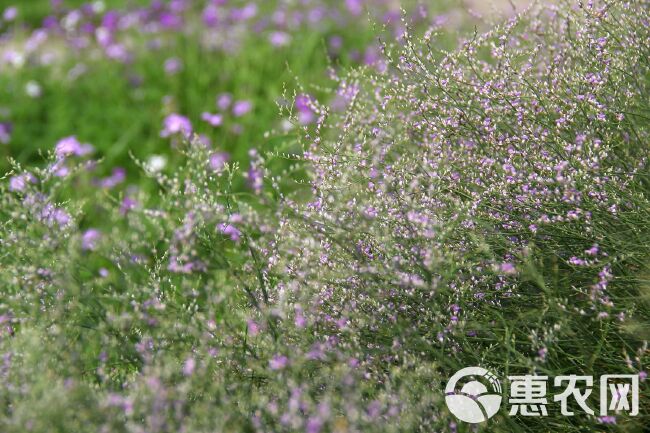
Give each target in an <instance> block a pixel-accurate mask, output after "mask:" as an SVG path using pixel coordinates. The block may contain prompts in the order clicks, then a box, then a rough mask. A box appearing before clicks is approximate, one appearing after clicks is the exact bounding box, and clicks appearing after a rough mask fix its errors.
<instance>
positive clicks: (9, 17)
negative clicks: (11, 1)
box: [2, 6, 18, 22]
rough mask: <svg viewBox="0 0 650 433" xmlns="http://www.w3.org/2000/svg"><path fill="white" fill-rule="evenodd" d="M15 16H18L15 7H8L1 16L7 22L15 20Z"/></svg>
mask: <svg viewBox="0 0 650 433" xmlns="http://www.w3.org/2000/svg"><path fill="white" fill-rule="evenodd" d="M17 16H18V8H16V7H15V6H9V7H8V8H7V9H5V11H4V13H3V14H2V18H3V19H4V20H5V21H7V22H9V21H13V20H15V19H16V17H17Z"/></svg>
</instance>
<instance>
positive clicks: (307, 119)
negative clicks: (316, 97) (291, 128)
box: [296, 94, 316, 125]
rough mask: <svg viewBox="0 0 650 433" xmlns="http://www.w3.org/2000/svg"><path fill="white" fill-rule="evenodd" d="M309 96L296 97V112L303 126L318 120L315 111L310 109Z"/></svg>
mask: <svg viewBox="0 0 650 433" xmlns="http://www.w3.org/2000/svg"><path fill="white" fill-rule="evenodd" d="M310 104H311V100H310V97H309V95H302V94H301V95H298V96H296V110H298V121H299V122H300V123H301V124H302V125H308V124H310V123H313V122H314V121H315V120H316V116H315V113H314V111H313V110H312V109H311V107H310Z"/></svg>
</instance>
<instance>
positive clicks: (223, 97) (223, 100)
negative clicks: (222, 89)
mask: <svg viewBox="0 0 650 433" xmlns="http://www.w3.org/2000/svg"><path fill="white" fill-rule="evenodd" d="M230 104H232V95H231V94H230V93H222V94H220V95H219V96H217V107H218V108H219V109H220V110H227V109H228V107H230Z"/></svg>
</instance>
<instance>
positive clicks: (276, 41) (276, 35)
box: [269, 32, 291, 47]
mask: <svg viewBox="0 0 650 433" xmlns="http://www.w3.org/2000/svg"><path fill="white" fill-rule="evenodd" d="M269 41H270V42H271V45H273V46H274V47H283V46H285V45H289V43H290V42H291V36H290V35H289V34H288V33H285V32H272V33H271V34H270V35H269Z"/></svg>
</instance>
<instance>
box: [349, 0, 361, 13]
mask: <svg viewBox="0 0 650 433" xmlns="http://www.w3.org/2000/svg"><path fill="white" fill-rule="evenodd" d="M345 7H346V8H347V10H348V12H350V14H351V15H354V16H359V15H361V12H363V2H362V0H345Z"/></svg>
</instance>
